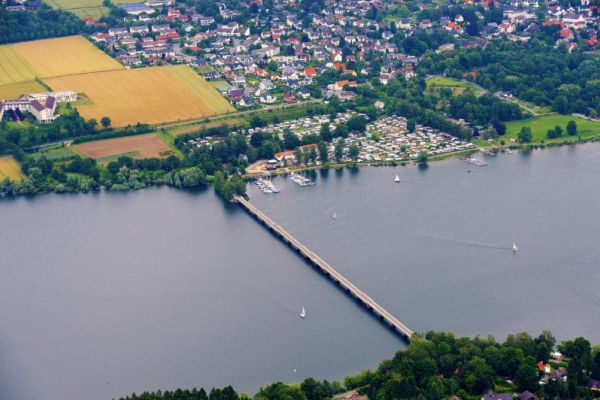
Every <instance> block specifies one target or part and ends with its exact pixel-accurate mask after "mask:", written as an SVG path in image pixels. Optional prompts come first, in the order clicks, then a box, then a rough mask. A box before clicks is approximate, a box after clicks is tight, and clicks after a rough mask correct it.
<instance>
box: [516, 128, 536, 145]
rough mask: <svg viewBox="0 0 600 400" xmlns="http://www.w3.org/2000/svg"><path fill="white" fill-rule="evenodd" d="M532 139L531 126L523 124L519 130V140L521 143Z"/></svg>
mask: <svg viewBox="0 0 600 400" xmlns="http://www.w3.org/2000/svg"><path fill="white" fill-rule="evenodd" d="M532 139H533V134H532V133H531V128H530V127H528V126H524V127H522V128H521V130H520V131H519V142H521V143H529V142H531V140H532Z"/></svg>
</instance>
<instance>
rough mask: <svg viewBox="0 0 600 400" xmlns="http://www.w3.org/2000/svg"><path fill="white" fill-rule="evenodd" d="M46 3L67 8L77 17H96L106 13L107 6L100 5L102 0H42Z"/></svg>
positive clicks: (123, 0)
mask: <svg viewBox="0 0 600 400" xmlns="http://www.w3.org/2000/svg"><path fill="white" fill-rule="evenodd" d="M139 1H140V0H117V1H113V3H116V4H122V3H137V2H139ZM44 2H45V3H46V4H48V5H49V6H51V7H52V8H55V9H57V10H58V9H60V10H68V11H70V12H72V13H73V14H75V15H77V16H78V17H79V18H88V17H90V18H95V19H98V18H100V17H102V16H104V15H108V12H109V10H108V8H106V7H104V6H103V5H102V0H44Z"/></svg>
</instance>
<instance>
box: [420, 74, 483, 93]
mask: <svg viewBox="0 0 600 400" xmlns="http://www.w3.org/2000/svg"><path fill="white" fill-rule="evenodd" d="M442 88H447V89H450V90H452V93H453V94H454V95H455V96H456V95H459V94H462V93H464V92H465V91H466V90H468V89H472V90H473V91H474V92H475V94H479V95H482V94H483V92H482V90H481V89H480V88H478V87H477V86H475V85H474V84H472V83H471V82H467V81H462V80H458V79H453V78H446V77H443V76H436V77H432V78H427V89H428V90H430V91H431V92H433V93H435V94H439V91H440V89H442Z"/></svg>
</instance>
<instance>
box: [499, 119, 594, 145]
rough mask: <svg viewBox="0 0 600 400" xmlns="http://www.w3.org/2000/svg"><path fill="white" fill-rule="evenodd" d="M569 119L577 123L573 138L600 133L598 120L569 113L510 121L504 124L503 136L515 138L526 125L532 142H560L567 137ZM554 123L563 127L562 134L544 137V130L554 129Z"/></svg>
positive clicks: (583, 137)
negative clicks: (575, 134) (504, 133)
mask: <svg viewBox="0 0 600 400" xmlns="http://www.w3.org/2000/svg"><path fill="white" fill-rule="evenodd" d="M570 120H573V121H575V122H576V123H577V136H575V138H577V137H579V136H581V138H582V139H585V138H588V137H591V136H595V135H600V122H596V121H589V120H586V119H583V118H578V117H573V116H571V115H559V114H552V115H545V116H542V117H536V118H531V119H522V120H519V121H510V122H508V123H507V124H506V135H505V136H504V137H505V138H506V139H510V138H514V139H516V138H517V136H518V135H519V131H520V130H521V128H522V127H524V126H528V127H530V128H531V131H532V132H533V141H534V142H541V141H542V140H544V141H545V142H561V141H564V140H565V138H569V136H568V135H567V134H566V132H567V123H568V122H569V121H570ZM556 125H558V126H560V127H561V128H562V129H563V135H562V136H561V137H559V138H556V139H551V140H548V138H547V137H546V132H548V130H549V129H554V127H555V126H556Z"/></svg>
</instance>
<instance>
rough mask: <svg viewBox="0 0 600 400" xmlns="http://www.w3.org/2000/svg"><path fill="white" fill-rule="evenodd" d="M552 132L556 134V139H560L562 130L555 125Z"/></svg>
mask: <svg viewBox="0 0 600 400" xmlns="http://www.w3.org/2000/svg"><path fill="white" fill-rule="evenodd" d="M554 132H555V133H556V137H560V136H561V135H562V132H563V130H562V128H561V127H560V126H558V125H556V126H555V127H554Z"/></svg>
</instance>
